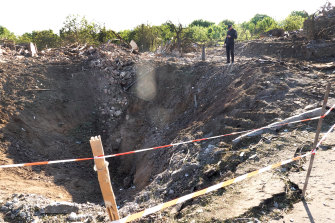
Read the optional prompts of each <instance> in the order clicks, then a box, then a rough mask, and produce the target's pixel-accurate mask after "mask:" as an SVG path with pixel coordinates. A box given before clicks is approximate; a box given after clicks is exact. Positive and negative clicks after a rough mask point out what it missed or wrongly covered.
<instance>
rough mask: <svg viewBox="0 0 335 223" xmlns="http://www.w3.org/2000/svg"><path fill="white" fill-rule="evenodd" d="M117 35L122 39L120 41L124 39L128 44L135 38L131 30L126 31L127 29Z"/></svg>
mask: <svg viewBox="0 0 335 223" xmlns="http://www.w3.org/2000/svg"><path fill="white" fill-rule="evenodd" d="M118 34H119V35H120V36H121V37H122V39H124V40H125V41H127V42H128V43H130V41H131V40H132V39H134V36H135V32H134V31H132V30H128V29H127V30H123V31H121V32H119V33H118Z"/></svg>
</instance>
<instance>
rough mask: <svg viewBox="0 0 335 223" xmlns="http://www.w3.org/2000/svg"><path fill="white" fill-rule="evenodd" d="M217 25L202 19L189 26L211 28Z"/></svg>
mask: <svg viewBox="0 0 335 223" xmlns="http://www.w3.org/2000/svg"><path fill="white" fill-rule="evenodd" d="M214 24H215V23H214V22H210V21H207V20H202V19H197V20H194V21H193V22H192V23H191V24H190V25H189V26H201V27H206V28H207V27H209V26H211V25H214Z"/></svg>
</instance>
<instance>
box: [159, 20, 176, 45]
mask: <svg viewBox="0 0 335 223" xmlns="http://www.w3.org/2000/svg"><path fill="white" fill-rule="evenodd" d="M159 30H160V32H159V34H160V37H161V39H162V40H163V41H164V42H166V41H168V40H171V39H172V37H173V36H174V31H173V30H171V26H170V25H169V24H168V23H164V24H162V25H161V26H159Z"/></svg>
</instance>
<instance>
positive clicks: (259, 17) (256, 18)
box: [250, 14, 270, 25]
mask: <svg viewBox="0 0 335 223" xmlns="http://www.w3.org/2000/svg"><path fill="white" fill-rule="evenodd" d="M266 17H270V16H268V15H264V14H256V15H254V17H252V18H251V19H250V22H252V23H253V24H255V25H257V23H258V22H259V21H262V20H263V19H264V18H266Z"/></svg>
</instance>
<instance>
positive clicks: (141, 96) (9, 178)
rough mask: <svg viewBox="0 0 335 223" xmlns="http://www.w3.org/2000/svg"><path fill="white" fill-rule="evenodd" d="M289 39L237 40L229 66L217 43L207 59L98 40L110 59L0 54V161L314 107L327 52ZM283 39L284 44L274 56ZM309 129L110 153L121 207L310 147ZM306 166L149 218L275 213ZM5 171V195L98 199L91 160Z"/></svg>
mask: <svg viewBox="0 0 335 223" xmlns="http://www.w3.org/2000/svg"><path fill="white" fill-rule="evenodd" d="M267 41H270V40H267ZM292 44H294V43H291V42H287V41H280V40H275V41H273V44H271V42H270V43H268V42H267V43H266V44H264V45H263V48H262V47H261V46H262V45H261V44H260V43H259V42H257V41H254V42H245V43H240V44H239V45H237V50H236V51H237V53H238V56H237V61H236V63H235V64H233V65H226V64H225V63H224V58H223V57H222V55H223V54H224V51H223V50H222V48H213V49H209V50H208V51H207V54H208V55H207V61H206V62H201V61H200V55H199V54H198V53H190V54H186V55H185V57H184V58H175V57H171V56H161V55H154V54H142V55H140V56H138V57H134V56H128V55H129V54H130V53H128V52H124V51H123V50H122V49H121V48H117V47H116V48H115V47H114V48H113V49H109V50H108V49H107V50H106V49H104V50H105V51H104V52H109V53H108V54H104V55H105V56H106V58H108V60H106V61H107V62H109V63H110V64H108V63H107V62H106V64H103V65H100V64H99V63H98V62H99V61H98V59H99V58H98V59H97V58H95V57H94V56H95V52H93V51H92V49H88V50H87V51H89V53H90V55H89V56H88V58H85V59H80V58H79V59H78V58H77V57H76V59H75V60H74V59H73V57H71V56H73V55H72V54H73V52H70V53H69V52H68V51H64V52H65V54H59V55H57V56H58V57H60V58H62V59H61V60H59V61H54V60H53V59H52V57H51V56H48V55H44V56H41V57H40V58H29V57H19V56H10V55H7V56H3V57H2V58H1V60H0V72H1V73H0V74H1V79H0V88H1V110H0V117H1V120H0V125H1V132H0V134H1V135H0V161H1V164H9V163H21V162H32V161H42V160H55V159H66V158H76V157H90V156H91V150H90V147H89V143H88V140H89V138H90V137H91V136H93V135H101V136H102V139H103V144H104V149H105V153H106V154H111V153H118V152H125V151H130V150H136V149H141V148H146V147H152V146H159V145H164V144H170V143H171V142H179V141H186V140H191V139H196V138H202V137H208V136H215V135H219V134H224V133H230V132H233V131H241V130H248V129H252V128H257V127H262V126H264V125H267V124H270V123H272V122H275V121H278V120H281V119H284V118H287V117H290V116H292V115H295V114H299V113H301V112H303V111H306V110H309V109H312V108H316V107H318V106H320V102H321V101H322V99H323V94H324V91H325V87H326V84H327V82H331V83H335V82H334V79H335V77H334V59H333V57H332V55H330V54H329V53H328V54H326V55H325V56H324V57H318V59H316V60H308V61H307V60H303V59H302V58H301V57H302V56H301V55H303V52H301V51H299V50H298V51H297V52H295V53H294V54H293V53H292V54H290V53H289V52H290V51H289V50H287V51H285V50H283V49H286V48H287V49H292ZM270 45H274V46H275V47H273V48H271V46H270ZM255 46H256V47H255ZM278 48H280V49H281V51H285V52H286V53H285V54H284V53H283V54H281V53H279V55H281V56H278ZM256 49H257V50H256ZM323 50H324V49H323ZM91 51H92V52H91ZM317 52H320V50H318V51H317ZM69 55H70V56H69ZM120 55H121V56H123V57H121V56H120ZM124 55H126V56H128V57H129V58H128V59H125V58H124ZM315 55H318V54H314V56H315ZM68 57H69V58H70V59H66V58H68ZM64 58H65V59H64ZM63 59H64V60H63ZM121 60H123V62H122V61H121ZM97 61H98V62H97ZM120 61H121V62H120ZM128 76H129V77H128ZM330 97H331V98H334V91H333V90H332V91H331V93H330ZM194 98H196V103H195V100H194ZM334 118H335V117H334V114H333V113H331V114H330V115H329V116H328V117H327V118H326V119H325V121H324V127H323V131H326V130H327V129H328V128H329V127H330V125H331V124H333V122H334ZM315 128H316V121H313V122H310V123H307V124H303V125H302V124H298V125H295V126H290V127H287V128H283V129H282V130H279V131H278V132H271V133H267V134H265V135H262V136H257V137H254V138H249V139H246V140H243V141H242V142H241V143H239V144H237V145H232V143H231V140H232V139H233V137H227V138H220V139H215V140H211V141H204V142H201V143H194V144H188V145H181V146H177V147H173V148H166V149H160V150H156V151H152V152H146V153H138V154H136V155H129V156H123V157H117V158H114V159H110V160H109V162H110V172H111V180H112V182H113V188H114V191H115V194H116V197H117V203H118V205H119V206H120V208H121V209H120V212H121V214H122V215H123V216H124V215H125V214H129V213H134V212H135V211H138V210H142V209H144V208H147V207H151V206H153V205H155V204H159V203H160V202H162V201H168V200H171V199H174V198H177V197H180V196H182V195H185V194H188V193H190V192H192V191H196V190H199V189H202V188H205V187H207V186H210V185H213V184H214V183H217V182H220V181H223V180H227V179H230V178H232V177H234V176H238V175H241V174H244V173H246V172H248V171H252V170H255V169H257V168H260V167H263V166H265V165H267V164H271V163H274V162H277V161H280V160H284V159H288V158H291V157H293V156H294V155H296V154H299V153H303V152H306V151H308V150H309V148H310V146H311V144H312V141H313V134H314V133H315ZM332 137H333V136H332ZM333 146H334V144H333V142H332V141H330V142H328V144H327V146H326V147H325V151H322V153H325V154H326V155H325V157H326V158H331V157H333V153H332V150H328V149H331V148H332V147H333ZM242 152H243V153H242ZM251 157H253V158H251ZM325 162H330V161H325ZM304 165H306V164H304V162H302V163H295V164H293V165H290V166H288V167H285V168H286V169H285V170H289V171H290V172H288V173H287V172H286V171H284V170H282V169H280V170H282V171H274V172H270V173H266V174H264V175H262V176H260V177H255V178H252V179H250V180H247V181H245V182H242V183H240V184H237V185H232V186H230V187H227V188H226V189H222V190H219V191H218V192H215V193H213V194H210V195H209V196H203V197H200V198H197V199H194V200H192V201H189V202H186V203H185V204H182V205H179V206H178V207H174V208H170V209H167V211H164V212H161V213H158V214H154V215H152V216H150V217H149V218H146V219H145V221H148V220H149V219H151V220H152V221H155V222H159V221H161V222H166V221H177V222H179V221H180V222H190V221H196V222H213V221H217V222H222V221H227V222H230V221H237V220H238V221H241V222H244V221H250V219H251V220H252V219H259V220H262V221H270V220H271V219H272V220H273V219H278V220H279V221H280V219H282V218H283V216H285V215H286V213H288V212H289V211H291V210H293V209H294V208H293V206H294V204H295V203H298V202H299V201H300V198H299V193H300V189H301V187H302V186H301V182H300V181H301V180H300V181H299V182H297V181H295V180H296V179H297V178H296V177H294V174H290V173H291V172H294V173H301V175H303V174H304V173H305V168H306V167H305V166H304ZM321 166H322V165H321ZM300 178H301V176H300ZM300 178H299V179H300ZM0 179H1V183H0V188H1V190H0V198H1V199H6V198H7V197H9V196H11V194H15V193H26V194H30V193H35V194H41V195H44V196H46V197H49V198H52V199H55V200H67V201H74V202H79V203H85V202H87V201H89V202H95V203H102V198H101V195H100V190H99V185H98V181H97V178H96V174H95V172H94V170H93V162H92V161H86V162H78V163H67V164H55V165H48V166H38V167H33V168H31V167H25V168H12V169H1V170H0ZM292 188H293V189H292ZM331 188H333V187H331ZM328 206H329V204H328ZM330 206H331V205H330ZM194 219H197V220H194ZM236 219H237V220H236ZM243 219H244V220H243Z"/></svg>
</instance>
